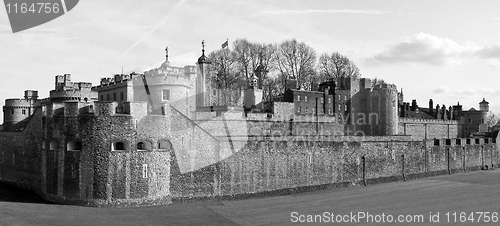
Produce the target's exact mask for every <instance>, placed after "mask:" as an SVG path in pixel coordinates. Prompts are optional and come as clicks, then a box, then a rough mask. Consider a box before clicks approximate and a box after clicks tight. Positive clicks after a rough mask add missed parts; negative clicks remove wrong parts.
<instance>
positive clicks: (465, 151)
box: [462, 147, 467, 173]
mask: <svg viewBox="0 0 500 226" xmlns="http://www.w3.org/2000/svg"><path fill="white" fill-rule="evenodd" d="M462 150H463V155H464V157H463V160H464V162H463V166H464V173H467V161H466V159H465V158H466V157H465V156H467V150H466V149H465V147H462Z"/></svg>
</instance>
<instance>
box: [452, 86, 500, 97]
mask: <svg viewBox="0 0 500 226" xmlns="http://www.w3.org/2000/svg"><path fill="white" fill-rule="evenodd" d="M495 93H497V94H498V93H500V90H498V89H490V88H484V87H483V88H479V89H467V90H458V91H456V94H457V95H463V96H476V95H486V96H489V95H491V94H495Z"/></svg>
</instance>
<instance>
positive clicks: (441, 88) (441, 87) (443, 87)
mask: <svg viewBox="0 0 500 226" xmlns="http://www.w3.org/2000/svg"><path fill="white" fill-rule="evenodd" d="M448 91H450V88H448V87H447V86H440V87H439V88H436V89H433V90H432V93H436V94H438V93H447V92H448Z"/></svg>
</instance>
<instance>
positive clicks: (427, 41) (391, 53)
mask: <svg viewBox="0 0 500 226" xmlns="http://www.w3.org/2000/svg"><path fill="white" fill-rule="evenodd" d="M477 49H478V47H477V46H475V45H474V44H471V43H468V44H459V43H457V42H455V41H453V40H451V39H448V38H440V37H437V36H433V35H430V34H425V33H418V34H415V35H412V36H410V37H405V38H403V39H402V40H401V41H400V42H398V43H397V44H395V45H392V46H390V47H389V48H388V49H387V50H386V51H384V52H382V53H379V54H376V55H374V56H372V57H370V58H369V59H368V61H369V62H370V63H375V64H387V63H389V64H390V63H422V64H430V65H452V64H459V63H460V62H461V60H462V57H464V56H468V55H470V54H471V53H474V52H475V51H477Z"/></svg>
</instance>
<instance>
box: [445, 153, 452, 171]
mask: <svg viewBox="0 0 500 226" xmlns="http://www.w3.org/2000/svg"><path fill="white" fill-rule="evenodd" d="M446 153H447V155H448V158H447V159H448V174H450V175H451V166H450V148H446Z"/></svg>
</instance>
